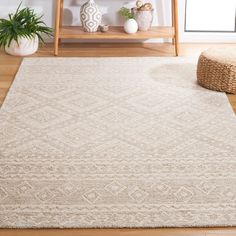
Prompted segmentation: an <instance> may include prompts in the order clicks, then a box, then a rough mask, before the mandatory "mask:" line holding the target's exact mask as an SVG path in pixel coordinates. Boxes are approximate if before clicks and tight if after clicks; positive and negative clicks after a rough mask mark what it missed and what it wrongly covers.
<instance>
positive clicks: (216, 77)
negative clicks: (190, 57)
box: [197, 47, 236, 94]
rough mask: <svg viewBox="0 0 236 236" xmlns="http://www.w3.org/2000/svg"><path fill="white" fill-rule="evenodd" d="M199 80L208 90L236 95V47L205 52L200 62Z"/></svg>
mask: <svg viewBox="0 0 236 236" xmlns="http://www.w3.org/2000/svg"><path fill="white" fill-rule="evenodd" d="M197 80H198V83H199V84H200V85H201V86H202V87H205V88H207V89H211V90H216V91H221V92H226V93H233V94H236V47H232V48H215V49H214V48H213V49H208V50H207V51H205V52H203V53H202V54H201V55H200V57H199V60H198V67H197Z"/></svg>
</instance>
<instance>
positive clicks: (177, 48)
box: [172, 0, 179, 56]
mask: <svg viewBox="0 0 236 236" xmlns="http://www.w3.org/2000/svg"><path fill="white" fill-rule="evenodd" d="M172 2H173V3H174V29H175V38H174V41H175V55H176V56H178V55H179V20H178V19H179V16H178V0H172Z"/></svg>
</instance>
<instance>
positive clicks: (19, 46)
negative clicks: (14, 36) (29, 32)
mask: <svg viewBox="0 0 236 236" xmlns="http://www.w3.org/2000/svg"><path fill="white" fill-rule="evenodd" d="M38 47H39V38H38V36H37V35H36V36H35V37H34V38H32V39H28V38H24V37H21V38H19V40H18V43H17V42H16V41H15V40H12V41H11V43H10V46H9V47H8V46H6V47H5V51H6V53H8V54H10V55H12V56H29V55H31V54H34V53H35V52H37V50H38Z"/></svg>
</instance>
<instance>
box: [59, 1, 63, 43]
mask: <svg viewBox="0 0 236 236" xmlns="http://www.w3.org/2000/svg"><path fill="white" fill-rule="evenodd" d="M63 5H64V0H61V3H60V23H59V26H60V28H61V27H62V21H63ZM61 42H62V39H60V38H59V44H61Z"/></svg>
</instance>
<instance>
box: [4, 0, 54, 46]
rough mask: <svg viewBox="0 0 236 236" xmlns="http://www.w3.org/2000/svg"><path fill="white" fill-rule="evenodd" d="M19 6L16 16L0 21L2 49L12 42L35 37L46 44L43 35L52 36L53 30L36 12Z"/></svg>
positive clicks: (9, 16)
mask: <svg viewBox="0 0 236 236" xmlns="http://www.w3.org/2000/svg"><path fill="white" fill-rule="evenodd" d="M20 7H21V4H20V5H19V6H18V8H17V10H16V12H15V13H14V14H9V15H8V19H0V47H4V48H5V47H6V46H8V47H9V46H10V43H11V42H12V40H15V41H16V42H17V43H18V40H19V38H21V37H25V38H28V39H32V38H34V37H35V35H37V36H38V38H39V41H40V42H42V43H44V40H43V38H42V36H41V35H42V34H46V35H48V36H52V29H51V28H49V27H47V26H46V24H45V23H44V22H43V21H42V20H41V19H42V17H43V16H38V15H37V14H36V13H35V12H34V10H32V9H30V8H28V7H26V8H23V9H20Z"/></svg>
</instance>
